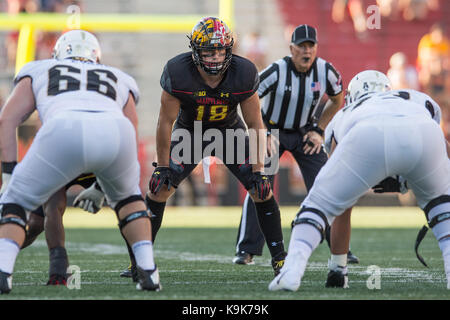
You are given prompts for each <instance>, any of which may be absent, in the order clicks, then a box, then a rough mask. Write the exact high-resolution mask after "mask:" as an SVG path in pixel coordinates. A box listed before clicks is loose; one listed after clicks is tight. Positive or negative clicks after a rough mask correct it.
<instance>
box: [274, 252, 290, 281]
mask: <svg viewBox="0 0 450 320" xmlns="http://www.w3.org/2000/svg"><path fill="white" fill-rule="evenodd" d="M286 255H287V253H286V252H284V251H283V252H282V253H280V254H278V255H277V256H276V257H273V258H272V268H273V272H274V273H275V276H277V275H278V274H279V273H280V270H281V268H282V267H283V265H284V260H285V259H286Z"/></svg>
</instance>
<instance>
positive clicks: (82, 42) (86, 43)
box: [53, 30, 101, 62]
mask: <svg viewBox="0 0 450 320" xmlns="http://www.w3.org/2000/svg"><path fill="white" fill-rule="evenodd" d="M100 56H101V51H100V44H99V43H98V40H97V38H96V37H95V36H94V35H93V34H92V33H89V32H87V31H84V30H71V31H68V32H66V33H64V34H63V35H61V36H60V37H59V39H58V41H56V44H55V47H54V48H53V58H55V59H57V60H63V59H66V58H79V59H81V60H89V61H92V62H99V61H100Z"/></svg>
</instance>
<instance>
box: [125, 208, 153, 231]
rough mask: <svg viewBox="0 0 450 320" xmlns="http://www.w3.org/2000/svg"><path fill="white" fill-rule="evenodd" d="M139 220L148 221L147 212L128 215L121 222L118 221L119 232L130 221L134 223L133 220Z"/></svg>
mask: <svg viewBox="0 0 450 320" xmlns="http://www.w3.org/2000/svg"><path fill="white" fill-rule="evenodd" d="M140 218H148V219H150V216H149V215H148V212H147V211H136V212H133V213H130V214H129V215H128V216H126V217H125V218H123V219H122V220H119V228H120V230H122V229H123V228H124V227H125V226H126V225H127V224H129V223H130V222H131V221H134V220H136V219H140Z"/></svg>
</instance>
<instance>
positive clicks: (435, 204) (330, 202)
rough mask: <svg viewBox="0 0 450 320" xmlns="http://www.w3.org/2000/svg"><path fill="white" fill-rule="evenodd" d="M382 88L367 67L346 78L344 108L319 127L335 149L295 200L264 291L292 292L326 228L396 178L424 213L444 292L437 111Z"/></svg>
mask: <svg viewBox="0 0 450 320" xmlns="http://www.w3.org/2000/svg"><path fill="white" fill-rule="evenodd" d="M389 87H390V83H389V80H388V79H387V77H386V76H385V75H384V74H382V73H381V72H378V71H372V70H369V71H364V72H361V73H359V74H357V75H356V76H355V77H354V78H353V79H352V81H351V82H350V84H349V87H348V93H347V104H346V106H345V107H344V108H343V109H342V110H340V111H339V112H338V113H337V114H336V115H335V117H334V118H333V120H332V121H331V122H330V124H329V125H328V127H327V129H326V131H327V133H326V137H327V138H326V143H327V144H328V145H329V146H330V145H331V143H332V140H333V139H334V142H335V143H336V144H337V146H336V148H335V150H334V152H333V154H332V155H331V157H330V159H329V160H328V162H327V163H326V165H325V166H324V167H323V168H322V170H321V171H320V173H319V175H318V176H317V178H316V181H315V183H314V186H313V188H312V190H311V191H310V193H309V194H308V196H307V197H306V199H305V200H304V202H303V203H302V205H301V210H300V212H299V213H298V214H297V216H296V218H295V220H294V222H293V230H292V235H291V240H290V244H289V249H288V255H287V257H286V261H285V264H284V266H283V268H282V269H281V272H280V274H279V275H278V276H277V277H275V279H274V280H273V281H272V282H271V283H270V284H269V290H273V291H275V290H289V291H296V290H297V289H298V288H299V286H300V283H301V279H302V277H303V274H304V271H305V268H306V264H307V262H308V259H309V257H310V255H311V253H312V252H313V251H314V250H315V249H316V247H317V246H318V245H319V243H320V242H321V241H322V240H323V235H324V230H325V228H326V226H327V225H328V224H332V223H333V221H334V219H335V218H336V217H337V216H339V215H340V214H342V212H343V211H344V210H345V209H346V208H349V207H351V206H353V205H354V204H355V203H356V201H357V200H358V199H359V198H360V197H361V196H362V195H363V194H364V193H365V192H366V191H367V190H368V189H369V188H371V187H372V186H375V185H377V184H378V183H379V182H380V181H385V180H386V179H387V178H388V177H390V176H396V175H398V176H402V177H403V178H404V179H406V181H407V185H408V187H409V188H410V189H412V190H413V192H414V194H415V196H416V199H417V203H418V205H419V206H420V208H422V209H423V210H424V212H425V214H426V218H427V221H428V225H429V226H430V228H432V230H433V233H434V235H435V237H436V239H437V240H438V243H439V248H440V249H441V251H442V255H443V258H444V267H445V273H446V276H447V288H448V289H450V214H449V211H450V161H449V158H448V155H449V154H450V152H449V150H450V148H449V144H448V142H446V141H445V138H444V135H443V133H442V130H441V128H440V126H439V123H440V117H441V111H440V108H439V106H438V105H437V104H436V102H434V101H433V99H431V98H430V97H429V96H427V95H425V94H423V93H420V92H417V91H415V90H399V91H397V90H395V91H389ZM384 91H387V92H384ZM368 142H370V143H368ZM416 251H417V248H416ZM418 257H419V256H418ZM421 261H422V260H421Z"/></svg>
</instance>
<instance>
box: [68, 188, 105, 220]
mask: <svg viewBox="0 0 450 320" xmlns="http://www.w3.org/2000/svg"><path fill="white" fill-rule="evenodd" d="M104 202H105V195H104V194H103V192H102V191H101V189H100V187H97V182H95V183H93V184H92V185H91V186H90V187H89V188H87V189H86V190H84V191H82V192H80V194H79V195H78V196H77V197H76V198H75V200H74V201H73V205H74V206H75V207H78V208H81V209H83V210H84V211H88V212H90V213H97V212H99V211H100V209H101V208H102V206H103V203H104Z"/></svg>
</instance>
